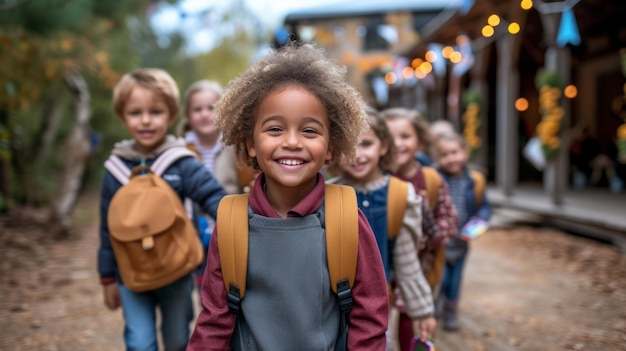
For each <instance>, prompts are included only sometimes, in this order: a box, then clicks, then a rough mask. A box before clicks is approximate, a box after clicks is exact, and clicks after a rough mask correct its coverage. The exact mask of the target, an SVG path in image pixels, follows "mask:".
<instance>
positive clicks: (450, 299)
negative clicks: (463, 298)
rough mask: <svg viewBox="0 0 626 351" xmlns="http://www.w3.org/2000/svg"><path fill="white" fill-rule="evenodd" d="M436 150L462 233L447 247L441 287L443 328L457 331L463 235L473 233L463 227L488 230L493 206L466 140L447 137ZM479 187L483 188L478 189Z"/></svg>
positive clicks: (465, 246)
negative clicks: (472, 225)
mask: <svg viewBox="0 0 626 351" xmlns="http://www.w3.org/2000/svg"><path fill="white" fill-rule="evenodd" d="M434 146H435V148H434V150H435V157H436V162H437V165H438V167H439V172H441V175H442V176H443V178H444V180H445V182H446V184H448V189H449V190H450V197H451V198H452V201H453V202H454V206H455V208H456V210H457V213H458V215H459V227H458V228H459V229H458V230H457V233H456V235H455V236H454V237H453V238H452V239H451V240H450V241H449V242H448V243H447V244H446V264H445V269H444V277H443V282H442V285H441V298H442V299H443V311H442V313H441V317H442V319H443V327H444V329H445V330H450V331H454V330H458V329H459V320H458V304H459V298H460V292H461V284H462V277H463V268H464V267H465V260H466V257H467V253H468V250H469V241H468V240H470V239H468V238H467V237H466V236H464V235H462V234H464V233H463V230H464V229H466V230H472V229H471V228H468V227H465V228H464V226H466V225H467V224H468V222H470V221H471V220H473V221H474V222H476V223H481V226H486V224H487V222H488V221H489V217H490V216H491V205H490V204H489V201H488V200H487V197H486V195H485V191H484V190H485V189H484V184H485V183H484V176H483V175H482V174H480V173H479V172H477V171H474V170H471V171H470V170H469V169H468V167H467V162H468V160H469V148H468V146H467V144H466V143H465V140H464V139H463V137H462V136H460V135H458V134H456V133H455V134H444V135H442V136H440V137H439V138H437V140H436V142H435V144H434ZM480 184H482V185H483V186H482V187H481V188H478V187H477V185H480ZM485 228H486V227H483V228H480V229H479V230H484V229H485Z"/></svg>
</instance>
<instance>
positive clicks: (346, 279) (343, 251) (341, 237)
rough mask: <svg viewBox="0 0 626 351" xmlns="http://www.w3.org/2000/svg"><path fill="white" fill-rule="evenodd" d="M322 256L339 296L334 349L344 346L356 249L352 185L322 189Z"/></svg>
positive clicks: (357, 220) (354, 271)
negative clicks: (324, 256) (323, 230)
mask: <svg viewBox="0 0 626 351" xmlns="http://www.w3.org/2000/svg"><path fill="white" fill-rule="evenodd" d="M324 217H325V219H324V222H325V223H326V259H327V261H328V274H329V276H330V286H331V288H332V290H333V292H334V293H335V294H337V297H338V299H339V310H340V319H339V336H338V337H337V344H336V346H335V350H347V349H348V346H347V345H348V315H349V314H350V311H351V310H352V286H353V284H354V278H355V276H356V260H357V254H358V248H359V246H358V245H359V207H358V205H357V201H356V192H355V191H354V188H352V187H349V186H345V185H337V184H326V187H325V189H324Z"/></svg>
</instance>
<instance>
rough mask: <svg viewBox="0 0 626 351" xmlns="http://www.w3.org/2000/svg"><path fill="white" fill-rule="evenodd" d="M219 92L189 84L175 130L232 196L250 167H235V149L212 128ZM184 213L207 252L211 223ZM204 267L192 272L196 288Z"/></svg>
mask: <svg viewBox="0 0 626 351" xmlns="http://www.w3.org/2000/svg"><path fill="white" fill-rule="evenodd" d="M223 93H224V89H223V88H222V86H221V85H220V84H219V83H218V82H214V81H209V80H200V81H197V82H195V83H193V84H191V85H190V86H189V87H188V88H187V90H186V91H185V94H184V97H183V115H184V118H183V119H182V120H181V123H180V124H179V126H178V129H179V135H182V136H184V138H185V142H186V143H187V148H188V149H190V150H192V151H194V152H196V154H197V155H198V158H199V159H200V161H201V162H202V164H204V166H205V167H206V169H208V170H209V171H210V172H211V173H212V174H213V175H214V176H215V178H216V179H217V180H218V181H219V182H220V184H221V185H222V187H224V190H225V191H226V192H227V193H228V194H235V193H241V192H243V191H244V189H247V187H248V184H249V183H250V182H251V180H252V179H253V178H252V174H253V172H252V169H251V168H249V167H243V166H239V165H238V164H237V157H236V154H235V150H234V149H233V148H232V147H224V144H223V143H222V140H221V132H220V131H219V129H217V127H216V126H215V108H216V105H215V104H216V103H217V101H218V100H219V99H220V98H221V97H222V94H223ZM186 206H189V204H186ZM188 211H192V212H194V218H195V221H196V225H197V227H198V231H199V232H200V238H201V240H202V244H203V245H204V247H205V249H207V248H208V246H209V242H210V240H211V233H212V232H213V227H214V226H215V221H214V220H213V218H211V217H210V216H207V215H205V214H203V213H201V212H200V211H197V209H188ZM205 251H206V250H205ZM205 266H206V262H205V263H204V264H203V265H202V268H200V269H199V270H198V271H197V272H196V284H197V285H199V284H200V282H201V280H202V273H203V272H204V267H205Z"/></svg>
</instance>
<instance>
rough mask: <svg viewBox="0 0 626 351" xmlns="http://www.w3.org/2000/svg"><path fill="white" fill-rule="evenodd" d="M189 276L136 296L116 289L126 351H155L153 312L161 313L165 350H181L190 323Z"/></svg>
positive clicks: (187, 335) (191, 284)
mask: <svg viewBox="0 0 626 351" xmlns="http://www.w3.org/2000/svg"><path fill="white" fill-rule="evenodd" d="M192 289H193V279H192V276H191V274H187V275H186V276H185V277H183V278H181V279H179V280H177V281H175V282H173V283H171V284H169V285H166V286H164V287H162V288H159V289H156V290H150V291H147V292H142V293H137V292H134V291H132V290H129V289H128V288H126V287H125V286H123V285H121V284H120V286H119V290H120V298H121V300H122V314H123V315H124V321H125V323H126V324H125V326H124V342H125V343H126V350H128V351H157V350H158V343H157V331H156V330H157V329H156V308H157V306H158V307H159V308H160V309H161V317H162V318H161V320H162V322H161V333H162V335H163V343H164V344H165V349H166V350H168V351H171V350H185V348H186V347H187V341H188V340H189V323H190V322H191V320H192V319H193V304H192V299H191V291H192Z"/></svg>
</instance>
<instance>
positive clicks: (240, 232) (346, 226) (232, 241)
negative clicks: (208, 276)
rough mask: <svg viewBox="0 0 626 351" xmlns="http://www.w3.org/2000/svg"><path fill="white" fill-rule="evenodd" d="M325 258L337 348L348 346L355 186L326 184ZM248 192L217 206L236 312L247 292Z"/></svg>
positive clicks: (223, 255)
mask: <svg viewBox="0 0 626 351" xmlns="http://www.w3.org/2000/svg"><path fill="white" fill-rule="evenodd" d="M324 216H325V223H326V251H327V253H326V260H327V262H328V273H329V276H330V281H331V284H330V285H331V288H332V290H333V292H334V293H335V294H337V296H338V299H339V307H340V310H341V322H340V336H339V339H338V341H337V347H336V349H335V350H346V343H347V328H348V314H349V313H350V310H351V309H352V290H351V289H352V284H353V283H354V277H355V276H356V261H357V252H358V244H359V212H358V206H357V201H356V193H355V192H354V189H353V188H351V187H348V186H345V185H336V184H326V185H325V189H324ZM247 218H248V194H235V195H227V196H225V197H224V198H222V201H221V202H220V205H219V207H218V209H217V221H216V222H217V234H218V236H217V245H218V248H219V252H220V264H221V267H222V276H223V280H224V288H225V289H226V293H227V294H228V307H229V309H230V311H231V312H232V313H233V314H235V315H236V316H237V315H238V314H239V311H240V310H239V308H240V307H239V306H240V302H241V299H243V298H244V295H245V293H246V277H247V273H248V221H247V220H242V219H247Z"/></svg>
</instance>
